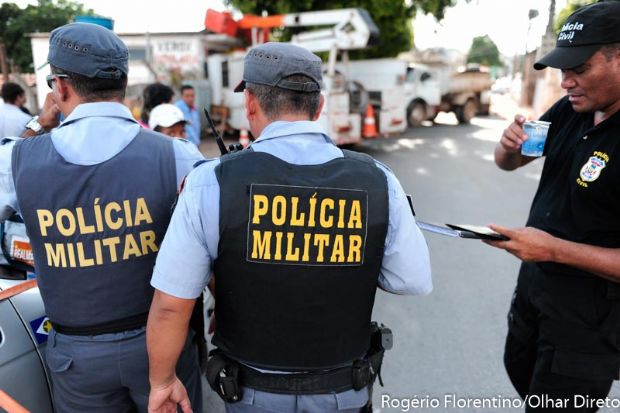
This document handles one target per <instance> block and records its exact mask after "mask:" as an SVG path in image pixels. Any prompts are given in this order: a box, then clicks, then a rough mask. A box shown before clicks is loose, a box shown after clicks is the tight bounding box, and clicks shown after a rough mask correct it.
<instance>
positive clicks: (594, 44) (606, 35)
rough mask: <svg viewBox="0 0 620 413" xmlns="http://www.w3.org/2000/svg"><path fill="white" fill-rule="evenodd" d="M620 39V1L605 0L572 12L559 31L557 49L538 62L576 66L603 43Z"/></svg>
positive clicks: (540, 64)
mask: <svg viewBox="0 0 620 413" xmlns="http://www.w3.org/2000/svg"><path fill="white" fill-rule="evenodd" d="M617 42H620V1H618V0H612V1H602V2H599V3H594V4H591V5H589V6H584V7H582V8H580V9H578V10H577V11H575V12H574V13H573V14H571V15H570V16H569V17H568V19H566V23H564V25H563V26H562V30H561V31H560V34H559V35H558V40H557V42H556V44H555V49H553V50H552V51H551V52H549V53H547V54H546V55H545V56H543V57H542V58H541V59H540V60H539V61H538V62H536V63H534V69H536V70H540V69H544V68H545V67H547V66H549V67H555V68H557V69H572V68H573V67H577V66H580V65H582V64H584V63H585V62H587V61H588V59H590V58H591V57H592V55H593V54H594V53H596V52H597V50H599V49H600V48H601V46H603V45H606V44H611V43H617Z"/></svg>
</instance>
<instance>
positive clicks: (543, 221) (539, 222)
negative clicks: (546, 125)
mask: <svg viewBox="0 0 620 413" xmlns="http://www.w3.org/2000/svg"><path fill="white" fill-rule="evenodd" d="M541 120H545V121H549V122H551V126H550V129H549V135H548V139H547V143H546V146H545V155H546V160H545V165H544V168H543V172H542V176H541V179H540V184H539V186H538V191H537V192H536V196H535V197H534V201H533V203H532V208H531V210H530V217H529V220H528V223H527V225H528V226H533V227H536V228H540V229H542V230H544V231H547V232H549V233H551V234H552V235H555V236H557V237H560V238H563V239H567V240H570V241H575V242H579V243H585V244H590V245H597V246H602V247H620V185H619V184H620V112H618V113H615V114H614V115H613V116H612V117H610V118H609V119H607V120H605V121H603V122H601V123H599V124H598V125H596V126H594V115H593V113H576V112H575V111H574V110H573V109H572V107H571V104H570V102H569V101H568V98H563V99H561V100H559V101H558V102H557V103H556V104H555V105H554V106H553V107H551V108H550V109H549V110H548V111H547V112H546V113H545V114H544V115H543V116H542V117H541Z"/></svg>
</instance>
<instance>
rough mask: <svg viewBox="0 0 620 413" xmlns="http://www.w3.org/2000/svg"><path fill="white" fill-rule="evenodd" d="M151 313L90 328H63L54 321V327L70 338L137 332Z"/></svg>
mask: <svg viewBox="0 0 620 413" xmlns="http://www.w3.org/2000/svg"><path fill="white" fill-rule="evenodd" d="M148 316H149V313H148V312H147V313H142V314H137V315H133V316H130V317H126V318H122V319H120V320H114V321H109V322H107V323H103V324H99V325H95V326H88V327H69V326H63V325H60V324H58V323H55V322H53V321H52V327H54V330H56V331H57V332H58V333H60V334H66V335H70V336H95V335H98V334H111V333H120V332H123V331H128V330H136V329H138V328H142V327H144V326H146V320H147V319H148Z"/></svg>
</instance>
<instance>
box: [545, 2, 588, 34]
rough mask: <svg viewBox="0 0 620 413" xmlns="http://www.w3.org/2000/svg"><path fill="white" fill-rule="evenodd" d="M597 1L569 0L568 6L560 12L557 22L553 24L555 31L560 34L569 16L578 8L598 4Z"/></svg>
mask: <svg viewBox="0 0 620 413" xmlns="http://www.w3.org/2000/svg"><path fill="white" fill-rule="evenodd" d="M596 1H597V0H569V2H568V4H567V5H566V6H565V7H564V8H563V9H562V10H560V12H559V13H558V15H557V17H556V18H555V22H554V24H553V30H554V31H555V32H556V33H559V32H560V30H561V29H562V26H563V25H564V23H565V22H566V19H568V16H570V15H571V14H573V12H575V11H576V10H577V9H578V8H580V7H582V6H585V5H587V4H592V3H596Z"/></svg>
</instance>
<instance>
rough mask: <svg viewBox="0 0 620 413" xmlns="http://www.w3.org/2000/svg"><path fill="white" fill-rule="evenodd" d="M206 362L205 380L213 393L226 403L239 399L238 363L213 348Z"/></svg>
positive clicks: (240, 394)
mask: <svg viewBox="0 0 620 413" xmlns="http://www.w3.org/2000/svg"><path fill="white" fill-rule="evenodd" d="M210 356H211V357H210V358H209V361H208V362H207V382H209V386H211V388H212V389H213V391H214V392H215V393H217V395H218V396H220V398H221V399H222V400H224V401H225V402H227V403H236V402H238V401H239V400H241V396H242V393H241V388H240V386H239V381H238V380H239V363H237V362H236V361H234V360H232V359H230V358H228V357H226V356H225V355H224V353H222V352H221V351H220V350H213V351H211V353H210Z"/></svg>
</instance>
